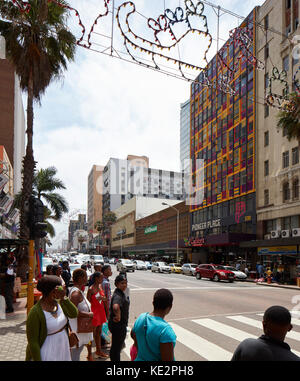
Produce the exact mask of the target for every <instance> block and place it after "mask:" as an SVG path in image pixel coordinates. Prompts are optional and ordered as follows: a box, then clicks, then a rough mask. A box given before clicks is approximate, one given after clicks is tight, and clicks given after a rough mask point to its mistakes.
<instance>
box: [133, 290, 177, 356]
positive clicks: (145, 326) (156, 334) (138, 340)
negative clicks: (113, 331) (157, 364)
mask: <svg viewBox="0 0 300 381" xmlns="http://www.w3.org/2000/svg"><path fill="white" fill-rule="evenodd" d="M172 305H173V295H172V293H171V291H169V290H167V289H164V288H162V289H160V290H157V291H156V292H155V294H154V297H153V307H154V310H153V312H151V313H143V314H141V315H140V316H139V317H138V318H137V320H136V322H135V324H134V327H133V328H132V331H131V337H132V338H133V340H134V344H135V346H136V348H137V351H138V354H137V357H136V359H135V361H174V360H175V359H174V347H175V344H176V335H175V332H174V331H173V328H172V327H171V326H170V324H169V323H167V322H166V321H165V320H164V318H165V316H166V315H167V314H168V313H169V312H170V311H171V309H172Z"/></svg>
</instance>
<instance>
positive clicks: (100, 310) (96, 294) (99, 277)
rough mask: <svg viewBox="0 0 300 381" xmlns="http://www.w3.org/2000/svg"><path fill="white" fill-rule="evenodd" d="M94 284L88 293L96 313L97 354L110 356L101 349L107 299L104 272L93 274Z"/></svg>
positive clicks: (94, 321) (94, 320) (95, 335)
mask: <svg viewBox="0 0 300 381" xmlns="http://www.w3.org/2000/svg"><path fill="white" fill-rule="evenodd" d="M92 277H93V279H92V284H91V286H90V287H89V290H88V293H87V299H88V300H89V302H90V303H91V310H92V312H93V313H94V317H93V326H94V340H95V343H96V356H98V357H100V358H104V359H106V358H108V357H109V356H108V355H107V354H106V353H104V352H102V350H101V331H102V325H103V324H104V323H105V322H106V314H105V309H104V304H103V301H106V298H105V294H104V291H103V289H102V281H103V274H102V273H100V272H95V273H94V274H93V275H92Z"/></svg>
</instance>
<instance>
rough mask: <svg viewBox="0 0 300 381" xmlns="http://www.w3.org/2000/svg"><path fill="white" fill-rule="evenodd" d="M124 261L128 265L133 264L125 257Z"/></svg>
mask: <svg viewBox="0 0 300 381" xmlns="http://www.w3.org/2000/svg"><path fill="white" fill-rule="evenodd" d="M124 263H126V264H127V265H131V264H132V262H131V261H130V260H129V259H125V261H124Z"/></svg>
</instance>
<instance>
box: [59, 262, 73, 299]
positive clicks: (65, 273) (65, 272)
mask: <svg viewBox="0 0 300 381" xmlns="http://www.w3.org/2000/svg"><path fill="white" fill-rule="evenodd" d="M61 277H62V278H63V280H64V282H65V285H66V294H67V296H68V295H69V288H68V287H69V284H70V280H71V278H72V275H71V271H70V267H69V262H68V261H63V263H62V273H61Z"/></svg>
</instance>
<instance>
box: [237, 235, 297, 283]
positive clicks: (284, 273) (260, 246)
mask: <svg viewBox="0 0 300 381" xmlns="http://www.w3.org/2000/svg"><path fill="white" fill-rule="evenodd" d="M242 246H243V247H244V248H247V249H249V248H252V249H255V250H256V252H257V263H261V264H262V265H263V266H264V269H265V270H267V268H270V269H271V271H272V272H273V278H274V279H275V280H276V281H278V282H280V283H283V284H297V266H298V265H299V264H300V237H293V238H279V239H270V240H259V241H252V242H243V243H242Z"/></svg>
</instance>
